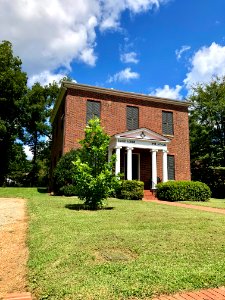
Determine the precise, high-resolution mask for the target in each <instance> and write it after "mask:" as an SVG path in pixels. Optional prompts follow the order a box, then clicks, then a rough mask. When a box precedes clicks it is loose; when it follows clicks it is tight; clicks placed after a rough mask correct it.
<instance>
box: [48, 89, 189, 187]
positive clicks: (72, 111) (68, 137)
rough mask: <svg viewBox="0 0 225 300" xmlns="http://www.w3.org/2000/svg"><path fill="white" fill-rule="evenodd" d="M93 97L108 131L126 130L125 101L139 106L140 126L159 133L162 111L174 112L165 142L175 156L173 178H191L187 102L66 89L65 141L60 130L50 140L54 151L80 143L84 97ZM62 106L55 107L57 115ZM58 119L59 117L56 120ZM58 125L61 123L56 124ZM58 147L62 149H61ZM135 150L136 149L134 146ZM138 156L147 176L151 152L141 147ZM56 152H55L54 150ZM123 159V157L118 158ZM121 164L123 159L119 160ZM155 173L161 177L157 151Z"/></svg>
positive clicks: (65, 150) (83, 125) (119, 131)
mask: <svg viewBox="0 0 225 300" xmlns="http://www.w3.org/2000/svg"><path fill="white" fill-rule="evenodd" d="M87 100H95V101H99V102H100V103H101V124H102V126H103V127H104V129H105V131H106V132H107V133H108V134H109V135H111V136H112V135H114V134H117V133H121V132H124V131H127V126H126V107H127V105H130V106H136V107H139V127H140V128H141V127H145V128H147V129H150V130H152V131H155V132H157V133H159V134H161V135H163V134H162V111H163V110H166V111H172V112H173V122H174V136H173V137H171V136H170V137H168V136H167V137H168V138H170V139H171V142H170V143H169V145H168V151H169V154H170V155H174V156H175V179H176V180H189V179H190V157H189V155H190V154H189V151H190V150H189V130H188V113H187V107H186V106H178V105H175V104H165V103H162V102H160V101H159V102H157V103H156V102H152V101H151V100H140V99H134V98H132V99H129V98H127V97H118V96H114V95H106V94H104V95H103V94H98V93H96V92H89V91H88V92H87V91H81V90H75V89H70V88H69V89H68V90H67V95H66V101H65V118H64V120H65V122H64V141H63V140H62V132H61V133H59V136H58V138H57V141H55V142H54V143H53V148H55V149H54V150H53V153H56V152H60V151H62V154H64V153H66V152H68V151H70V150H71V149H73V148H77V147H79V140H81V139H83V138H84V128H85V126H86V101H87ZM61 106H62V107H61V108H60V109H59V111H58V116H57V117H56V118H55V119H59V117H60V114H62V110H63V104H62V105H61ZM58 122H59V121H58ZM55 126H60V124H58V125H57V124H55V125H54V127H55ZM60 149H61V150H60ZM135 151H136V149H135ZM141 155H142V156H141V157H142V159H141V172H142V177H143V176H144V178H146V182H147V177H148V178H149V173H150V172H151V153H150V152H149V151H144V152H143V153H142V154H141ZM56 156H57V154H56ZM121 159H122V158H121ZM121 164H122V162H121ZM157 169H158V174H159V176H160V177H161V178H162V153H161V151H159V152H158V153H157Z"/></svg>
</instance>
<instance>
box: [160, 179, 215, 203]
mask: <svg viewBox="0 0 225 300" xmlns="http://www.w3.org/2000/svg"><path fill="white" fill-rule="evenodd" d="M156 187H157V191H156V195H157V198H158V199H160V200H166V201H208V200H209V198H210V197H211V191H210V188H209V187H208V186H207V185H206V184H205V183H203V182H199V181H168V182H165V183H159V184H157V186H156Z"/></svg>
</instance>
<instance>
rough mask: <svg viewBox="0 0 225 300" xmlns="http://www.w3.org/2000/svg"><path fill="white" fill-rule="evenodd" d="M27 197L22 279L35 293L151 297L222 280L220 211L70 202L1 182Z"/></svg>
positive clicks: (0, 191)
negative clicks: (96, 207)
mask: <svg viewBox="0 0 225 300" xmlns="http://www.w3.org/2000/svg"><path fill="white" fill-rule="evenodd" d="M0 196H4V197H6V196H7V197H8V196H18V197H24V198H28V199H29V201H28V209H29V214H30V226H29V240H28V245H29V248H30V258H29V286H30V290H31V291H32V292H33V293H34V294H35V295H36V296H37V299H54V300H57V299H66V300H69V299H74V300H75V299H82V300H83V299H85V300H94V299H96V300H106V299H107V300H108V299H109V300H112V299H114V300H117V299H150V298H151V297H152V296H153V295H156V294H160V293H173V292H177V291H179V290H184V289H186V290H193V289H199V288H202V287H216V286H222V285H224V284H225V239H224V237H225V218H224V215H220V214H216V213H209V212H203V211H197V210H191V209H185V208H179V207H171V206H166V205H163V204H162V205H160V204H157V203H149V202H142V201H125V200H117V199H110V201H109V203H108V204H109V207H110V208H111V209H107V210H101V211H84V210H77V209H78V208H79V206H77V205H76V204H77V203H78V200H77V199H76V198H65V197H51V196H48V195H47V194H44V193H38V192H37V191H36V190H35V189H22V188H21V189H16V188H14V189H12V188H11V189H9V188H0Z"/></svg>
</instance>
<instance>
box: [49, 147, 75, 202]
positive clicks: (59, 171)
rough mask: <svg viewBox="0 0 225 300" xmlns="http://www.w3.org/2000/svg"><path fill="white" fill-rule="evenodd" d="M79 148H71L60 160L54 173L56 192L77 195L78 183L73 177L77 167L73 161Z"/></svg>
mask: <svg viewBox="0 0 225 300" xmlns="http://www.w3.org/2000/svg"><path fill="white" fill-rule="evenodd" d="M78 153H79V150H77V149H76V150H71V151H69V152H67V153H66V154H65V155H63V156H62V157H61V158H60V160H59V161H58V163H57V165H56V168H55V170H54V175H53V189H54V192H55V194H58V195H65V196H76V195H77V191H76V183H75V181H74V179H73V177H74V173H75V172H76V167H75V166H74V164H73V163H72V161H75V160H76V159H77V156H78Z"/></svg>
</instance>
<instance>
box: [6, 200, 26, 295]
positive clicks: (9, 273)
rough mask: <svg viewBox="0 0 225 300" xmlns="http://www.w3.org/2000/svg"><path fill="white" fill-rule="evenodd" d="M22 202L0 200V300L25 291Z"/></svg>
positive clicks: (23, 214)
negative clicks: (9, 294) (10, 294)
mask: <svg viewBox="0 0 225 300" xmlns="http://www.w3.org/2000/svg"><path fill="white" fill-rule="evenodd" d="M26 233H27V217H26V200H24V199H11V198H0V299H2V297H3V296H5V295H6V294H7V293H13V292H24V291H26V290H27V281H26V279H27V278H26V274H27V269H26V264H27V259H28V249H27V246H26Z"/></svg>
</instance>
